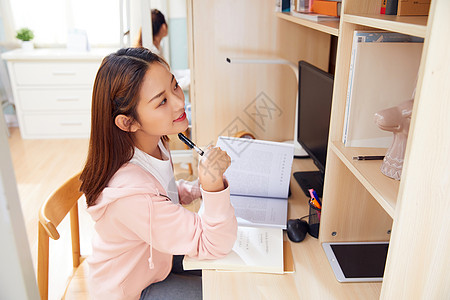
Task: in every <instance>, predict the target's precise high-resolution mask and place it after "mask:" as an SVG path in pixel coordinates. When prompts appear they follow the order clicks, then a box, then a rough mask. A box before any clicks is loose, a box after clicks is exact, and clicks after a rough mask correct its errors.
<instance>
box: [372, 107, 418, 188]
mask: <svg viewBox="0 0 450 300" xmlns="http://www.w3.org/2000/svg"><path fill="white" fill-rule="evenodd" d="M413 103H414V100H408V101H405V102H402V103H401V104H399V105H398V106H394V107H390V108H387V109H384V110H380V111H379V112H377V113H375V118H374V119H375V123H376V124H377V126H378V127H380V128H381V129H382V130H386V131H391V132H393V133H394V140H393V141H392V145H391V146H390V147H389V149H388V151H387V153H386V155H385V157H384V160H383V163H382V164H381V168H380V169H381V173H383V174H384V175H386V176H388V177H391V178H394V179H396V180H400V178H401V175H402V168H403V159H404V157H405V149H406V141H407V140H408V131H409V124H410V122H411V113H412V108H413Z"/></svg>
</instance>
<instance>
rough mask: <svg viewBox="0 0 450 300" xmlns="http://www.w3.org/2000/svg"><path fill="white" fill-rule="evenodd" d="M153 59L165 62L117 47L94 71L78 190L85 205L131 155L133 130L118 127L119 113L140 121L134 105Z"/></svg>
mask: <svg viewBox="0 0 450 300" xmlns="http://www.w3.org/2000/svg"><path fill="white" fill-rule="evenodd" d="M154 62H158V63H161V64H163V65H165V66H167V67H168V65H167V63H166V62H165V61H164V60H162V59H161V58H160V57H159V56H157V55H156V54H153V53H152V52H150V51H149V50H148V49H145V48H126V49H120V50H118V51H117V52H116V53H112V54H110V55H108V56H107V57H105V58H104V59H103V61H102V64H101V65H100V68H99V70H98V72H97V76H96V78H95V82H94V89H93V93H92V111H91V137H90V142H89V152H88V156H87V160H86V165H85V167H84V169H83V171H82V173H81V177H80V179H81V181H82V184H81V191H82V192H83V193H84V194H85V195H86V202H87V205H88V206H92V205H94V204H95V201H96V200H97V198H98V196H99V195H100V193H101V192H102V191H103V189H104V188H105V187H106V185H107V184H108V182H109V180H110V179H111V177H112V176H113V175H114V174H115V173H116V172H117V170H118V169H119V168H120V167H121V166H122V165H123V164H124V163H126V162H128V161H129V160H130V159H131V158H132V157H133V155H134V143H133V138H132V133H130V132H126V131H123V130H121V129H120V128H118V127H117V126H116V124H115V118H116V116H117V115H119V114H123V115H126V116H129V117H131V119H132V120H136V121H139V119H138V116H137V113H136V106H137V103H138V101H139V91H140V88H141V84H142V80H143V78H144V76H145V73H146V72H147V70H148V69H149V68H150V66H151V64H152V63H154Z"/></svg>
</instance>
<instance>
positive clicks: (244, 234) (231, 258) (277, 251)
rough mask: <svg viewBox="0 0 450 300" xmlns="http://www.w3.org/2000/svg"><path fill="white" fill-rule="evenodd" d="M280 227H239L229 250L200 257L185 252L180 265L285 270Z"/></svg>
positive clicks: (188, 268) (185, 266) (269, 270)
mask: <svg viewBox="0 0 450 300" xmlns="http://www.w3.org/2000/svg"><path fill="white" fill-rule="evenodd" d="M283 265H284V263H283V230H282V229H280V228H261V227H243V226H239V227H238V232H237V239H236V242H235V243H234V246H233V249H232V251H231V252H230V253H229V254H228V255H227V256H225V257H223V258H219V259H212V260H209V259H205V260H199V259H195V258H191V257H187V256H185V258H184V260H183V268H184V269H185V270H193V269H218V270H233V271H245V272H261V273H277V274H282V273H283V271H284V266H283Z"/></svg>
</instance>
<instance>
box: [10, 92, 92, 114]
mask: <svg viewBox="0 0 450 300" xmlns="http://www.w3.org/2000/svg"><path fill="white" fill-rule="evenodd" d="M18 96H19V101H17V103H18V104H19V103H20V104H19V105H20V106H21V108H22V109H23V110H24V111H56V110H59V111H67V110H86V111H88V110H90V109H91V98H92V90H91V89H88V88H86V89H40V90H23V89H19V90H18Z"/></svg>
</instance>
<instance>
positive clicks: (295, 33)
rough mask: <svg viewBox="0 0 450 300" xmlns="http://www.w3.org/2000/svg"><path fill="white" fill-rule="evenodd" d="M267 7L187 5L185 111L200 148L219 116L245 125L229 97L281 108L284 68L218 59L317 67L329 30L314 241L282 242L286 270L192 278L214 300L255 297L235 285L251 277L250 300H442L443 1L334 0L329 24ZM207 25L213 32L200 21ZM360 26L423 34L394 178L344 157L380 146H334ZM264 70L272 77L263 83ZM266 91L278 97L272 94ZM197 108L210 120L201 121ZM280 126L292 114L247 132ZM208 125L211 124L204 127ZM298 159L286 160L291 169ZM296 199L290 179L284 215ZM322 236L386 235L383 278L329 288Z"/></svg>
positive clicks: (448, 165)
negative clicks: (330, 85) (326, 128)
mask: <svg viewBox="0 0 450 300" xmlns="http://www.w3.org/2000/svg"><path fill="white" fill-rule="evenodd" d="M225 3H226V5H225ZM273 3H274V1H272V2H270V1H267V2H266V1H263V2H260V1H256V0H253V1H236V2H233V4H229V3H228V2H227V1H225V0H222V1H219V0H217V1H203V2H201V1H195V2H192V3H191V6H192V8H193V13H192V16H193V22H192V24H193V25H195V26H192V29H193V34H192V35H193V36H194V37H195V45H196V47H195V48H194V50H195V51H193V53H194V54H195V55H194V56H193V58H194V59H193V61H194V62H195V68H194V72H193V77H194V79H195V80H193V82H194V83H195V89H194V92H195V95H194V96H195V97H194V98H195V104H196V106H197V108H196V114H197V116H201V118H196V122H197V125H196V127H195V126H194V128H193V129H194V131H196V136H197V142H199V141H200V145H201V144H202V143H203V142H202V141H209V140H210V139H212V138H211V136H214V135H216V134H218V133H220V132H221V131H220V130H221V129H222V127H220V126H224V127H225V126H226V125H228V124H229V122H230V121H231V120H232V118H228V119H225V118H223V117H222V116H239V117H242V119H243V121H244V122H248V119H245V116H243V115H242V114H240V111H239V109H241V108H242V104H239V103H248V99H253V98H252V97H254V95H255V93H254V91H255V90H257V91H259V89H260V87H261V86H264V89H265V90H267V91H268V94H271V93H273V95H279V97H278V96H277V97H274V99H275V98H280V99H284V100H283V101H279V102H277V105H279V106H280V107H281V108H282V109H283V111H285V112H289V111H293V110H294V107H293V106H292V105H291V104H292V103H294V101H293V100H291V99H293V97H292V95H294V93H291V95H289V93H285V91H287V90H289V88H290V87H293V86H294V87H295V83H294V81H290V78H291V77H292V76H291V74H289V73H288V72H284V70H282V69H280V70H278V69H276V68H275V66H267V67H265V68H264V69H263V68H254V66H240V67H241V68H237V69H236V68H235V67H233V68H229V65H226V64H225V63H224V57H228V56H230V55H235V56H241V57H242V56H248V55H251V56H255V55H266V54H271V55H272V54H273V55H275V56H278V57H281V58H283V59H287V60H289V61H290V62H292V63H295V64H296V63H297V62H298V61H299V60H300V59H303V60H307V61H309V62H310V63H312V64H314V65H316V66H318V67H320V68H322V69H324V70H327V68H328V66H329V57H330V52H331V51H330V48H331V47H330V35H331V36H333V37H332V38H334V37H338V46H337V58H336V64H335V65H336V69H335V86H334V96H333V106H332V112H331V126H330V138H329V143H328V145H329V146H328V147H329V148H328V158H327V169H326V178H325V190H324V199H323V212H322V219H321V228H320V230H321V231H320V236H319V237H320V240H319V241H317V240H307V241H304V242H302V243H299V244H294V243H291V246H292V252H293V253H292V254H293V256H294V261H295V267H296V273H295V274H293V275H292V276H291V275H283V276H277V277H273V276H260V275H255V274H249V273H242V274H228V273H227V274H224V273H220V272H208V273H207V274H206V276H204V277H203V278H204V280H205V279H206V283H205V281H204V283H205V284H204V291H205V292H206V293H205V294H207V295H216V298H217V297H221V298H223V299H236V297H240V298H243V297H244V298H245V297H247V298H249V299H250V298H252V297H254V296H255V288H246V286H247V285H249V286H251V284H255V282H256V286H257V288H261V287H264V288H263V289H261V290H259V292H260V293H261V295H264V296H266V295H271V293H270V292H273V293H274V294H275V295H278V298H279V297H280V295H281V297H282V298H286V299H297V298H305V299H308V298H311V299H313V298H318V297H319V298H320V296H322V298H324V299H325V298H327V299H328V298H334V299H378V298H382V299H417V298H421V299H446V298H448V295H450V276H449V272H448V267H449V265H450V230H449V229H448V228H450V218H449V217H448V216H449V215H450V175H449V174H450V173H449V171H448V170H450V160H449V159H448V153H450V131H449V128H450V116H449V114H450V85H449V84H448V81H449V78H450V56H449V55H448V48H449V46H450V35H448V33H447V31H448V28H450V18H449V17H448V14H449V12H450V1H447V0H432V3H431V9H430V13H429V16H428V17H423V16H414V17H406V16H402V17H398V16H382V15H380V14H379V10H380V4H381V1H380V0H343V13H342V17H341V19H340V22H339V23H338V22H335V23H333V24H324V23H325V22H312V21H309V20H303V19H299V18H296V17H293V16H291V15H289V14H287V13H274V12H273ZM219 16H221V18H219ZM229 20H232V22H229ZM213 23H214V24H215V26H214V28H215V29H214V30H212V29H213V26H210V24H213ZM327 23H328V22H327ZM222 24H223V28H222V27H221V26H222ZM196 28H197V29H196ZM217 28H219V29H220V30H218V29H217ZM233 28H234V29H233ZM231 29H233V30H231ZM361 29H381V30H389V31H393V32H399V33H403V34H410V35H414V36H418V37H423V38H424V39H425V43H424V50H423V54H422V58H421V61H420V69H419V72H420V74H419V79H418V83H417V90H416V96H415V103H414V108H413V116H412V120H411V126H410V134H409V139H408V146H407V149H406V156H405V163H404V168H403V175H402V180H401V181H395V180H392V179H390V178H388V177H386V176H384V175H383V174H382V173H381V172H380V170H379V168H380V164H381V162H380V161H358V162H356V161H353V160H352V157H353V156H354V155H356V154H358V155H381V154H384V153H385V150H383V149H374V148H348V147H344V145H343V144H342V142H341V138H342V131H343V125H344V115H345V103H346V94H347V85H348V75H349V68H350V59H351V49H352V40H353V31H354V30H361ZM196 30H198V31H196ZM205 30H206V32H205ZM212 69H213V70H214V76H211V71H210V70H212ZM274 76H275V78H278V79H279V80H278V81H274V80H273V78H274ZM214 80H216V81H218V82H220V85H219V84H215V81H214ZM241 83H245V85H241ZM274 83H276V84H274ZM230 87H232V88H230ZM278 89H279V90H280V91H283V93H277V92H276V91H278ZM205 91H206V92H207V93H205ZM232 93H235V94H232ZM211 99H214V101H211ZM222 104H224V105H223V106H221V105H222ZM239 105H241V106H239ZM290 105H291V106H290ZM241 110H242V109H241ZM211 111H216V112H220V114H218V113H216V114H215V115H214V114H211ZM209 115H211V116H214V119H213V120H208V119H207V116H209ZM200 122H202V123H200ZM292 124H294V120H293V118H289V117H288V114H283V122H280V124H278V123H277V124H276V126H270V127H267V128H265V130H266V131H264V132H262V131H257V130H258V129H257V128H256V129H253V130H255V131H256V133H257V134H258V138H262V139H268V140H281V139H283V138H284V137H283V136H281V135H282V134H283V133H286V135H287V136H289V137H290V136H292V131H290V130H292V128H291V127H293V126H292ZM214 126H216V127H219V128H218V129H216V130H214V128H213V127H214ZM272 128H273V130H272ZM251 129H252V128H250V130H251ZM305 161H307V160H296V162H294V164H296V163H303V162H305ZM302 170H303V169H302ZM308 170H310V169H308ZM301 194H302V193H301V191H300V190H299V187H298V186H296V185H295V184H293V195H294V196H293V199H291V200H292V202H291V204H290V208H289V214H290V215H289V216H290V217H292V218H294V217H300V216H302V213H303V212H305V211H306V209H307V207H306V206H304V204H305V203H306V202H305V200H306V198H305V197H303V196H302V195H301ZM297 196H298V198H297ZM303 208H304V209H305V211H304V210H302V209H303ZM305 213H306V212H305ZM332 241H390V246H389V254H388V260H387V263H386V269H385V275H384V280H383V282H382V283H350V284H341V283H338V282H337V281H336V279H335V278H334V275H333V274H332V271H331V268H330V266H329V264H328V261H327V260H326V257H325V255H324V253H323V251H322V249H321V246H320V243H321V242H332ZM305 274H306V275H305ZM305 276H307V277H308V280H306V281H305V280H304V278H305ZM230 287H233V288H230ZM252 287H253V286H252ZM256 290H258V289H256ZM296 295H299V296H298V297H296ZM227 296H229V297H227ZM211 298H214V297H211ZM269 298H270V297H269ZM272 298H273V297H272Z"/></svg>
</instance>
